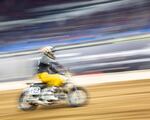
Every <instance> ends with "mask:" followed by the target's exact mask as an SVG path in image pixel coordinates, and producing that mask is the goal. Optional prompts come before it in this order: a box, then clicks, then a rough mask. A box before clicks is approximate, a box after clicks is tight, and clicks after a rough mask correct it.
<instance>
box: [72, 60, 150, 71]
mask: <svg viewBox="0 0 150 120" xmlns="http://www.w3.org/2000/svg"><path fill="white" fill-rule="evenodd" d="M149 61H150V58H144V59H136V60H124V61H119V62H108V63H97V64H89V65H80V66H74V67H73V69H83V68H90V67H104V66H105V67H106V66H111V65H122V64H131V63H140V62H149Z"/></svg>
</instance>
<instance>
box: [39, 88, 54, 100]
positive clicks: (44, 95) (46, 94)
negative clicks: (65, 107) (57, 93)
mask: <svg viewBox="0 0 150 120" xmlns="http://www.w3.org/2000/svg"><path fill="white" fill-rule="evenodd" d="M52 95H54V92H53V90H52V88H51V87H48V88H44V89H43V90H42V92H41V97H40V98H41V99H42V100H46V101H48V100H50V99H51V96H52Z"/></svg>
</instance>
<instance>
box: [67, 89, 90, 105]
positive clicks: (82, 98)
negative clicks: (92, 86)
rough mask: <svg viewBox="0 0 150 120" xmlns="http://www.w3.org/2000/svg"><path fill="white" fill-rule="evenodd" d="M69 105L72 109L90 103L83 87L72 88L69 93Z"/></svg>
mask: <svg viewBox="0 0 150 120" xmlns="http://www.w3.org/2000/svg"><path fill="white" fill-rule="evenodd" d="M67 99H68V104H69V106H71V107H80V106H83V105H86V104H87V102H88V94H87V91H86V90H85V89H83V88H82V87H75V88H72V89H71V90H70V91H69V93H68V98H67Z"/></svg>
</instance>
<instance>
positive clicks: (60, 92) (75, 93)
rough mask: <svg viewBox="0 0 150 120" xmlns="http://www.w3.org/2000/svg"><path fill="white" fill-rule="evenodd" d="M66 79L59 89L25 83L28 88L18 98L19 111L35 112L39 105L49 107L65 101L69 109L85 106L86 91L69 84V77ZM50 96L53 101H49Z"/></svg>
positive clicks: (40, 84) (42, 84)
mask: <svg viewBox="0 0 150 120" xmlns="http://www.w3.org/2000/svg"><path fill="white" fill-rule="evenodd" d="M67 78H68V79H67V82H66V83H65V84H64V85H62V86H60V87H48V86H47V85H46V84H44V83H27V84H28V85H29V87H28V88H26V89H24V91H23V92H22V93H21V94H20V96H19V105H18V107H19V109H21V110H35V109H36V108H37V107H38V106H39V105H44V106H50V105H52V104H56V103H59V102H60V101H65V102H66V103H67V104H68V105H69V106H71V107H79V106H83V105H85V104H87V101H88V94H87V91H86V90H85V89H84V88H83V87H79V86H76V85H74V84H73V83H71V82H69V81H70V80H69V77H67ZM52 94H53V95H54V96H55V98H56V99H55V100H54V99H51V95H52Z"/></svg>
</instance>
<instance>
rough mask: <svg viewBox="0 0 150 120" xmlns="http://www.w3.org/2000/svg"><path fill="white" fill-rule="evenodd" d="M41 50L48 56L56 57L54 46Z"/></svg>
mask: <svg viewBox="0 0 150 120" xmlns="http://www.w3.org/2000/svg"><path fill="white" fill-rule="evenodd" d="M41 52H42V53H44V54H45V55H46V56H48V57H50V58H52V59H55V56H54V51H53V47H52V46H48V47H44V48H42V49H41Z"/></svg>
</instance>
